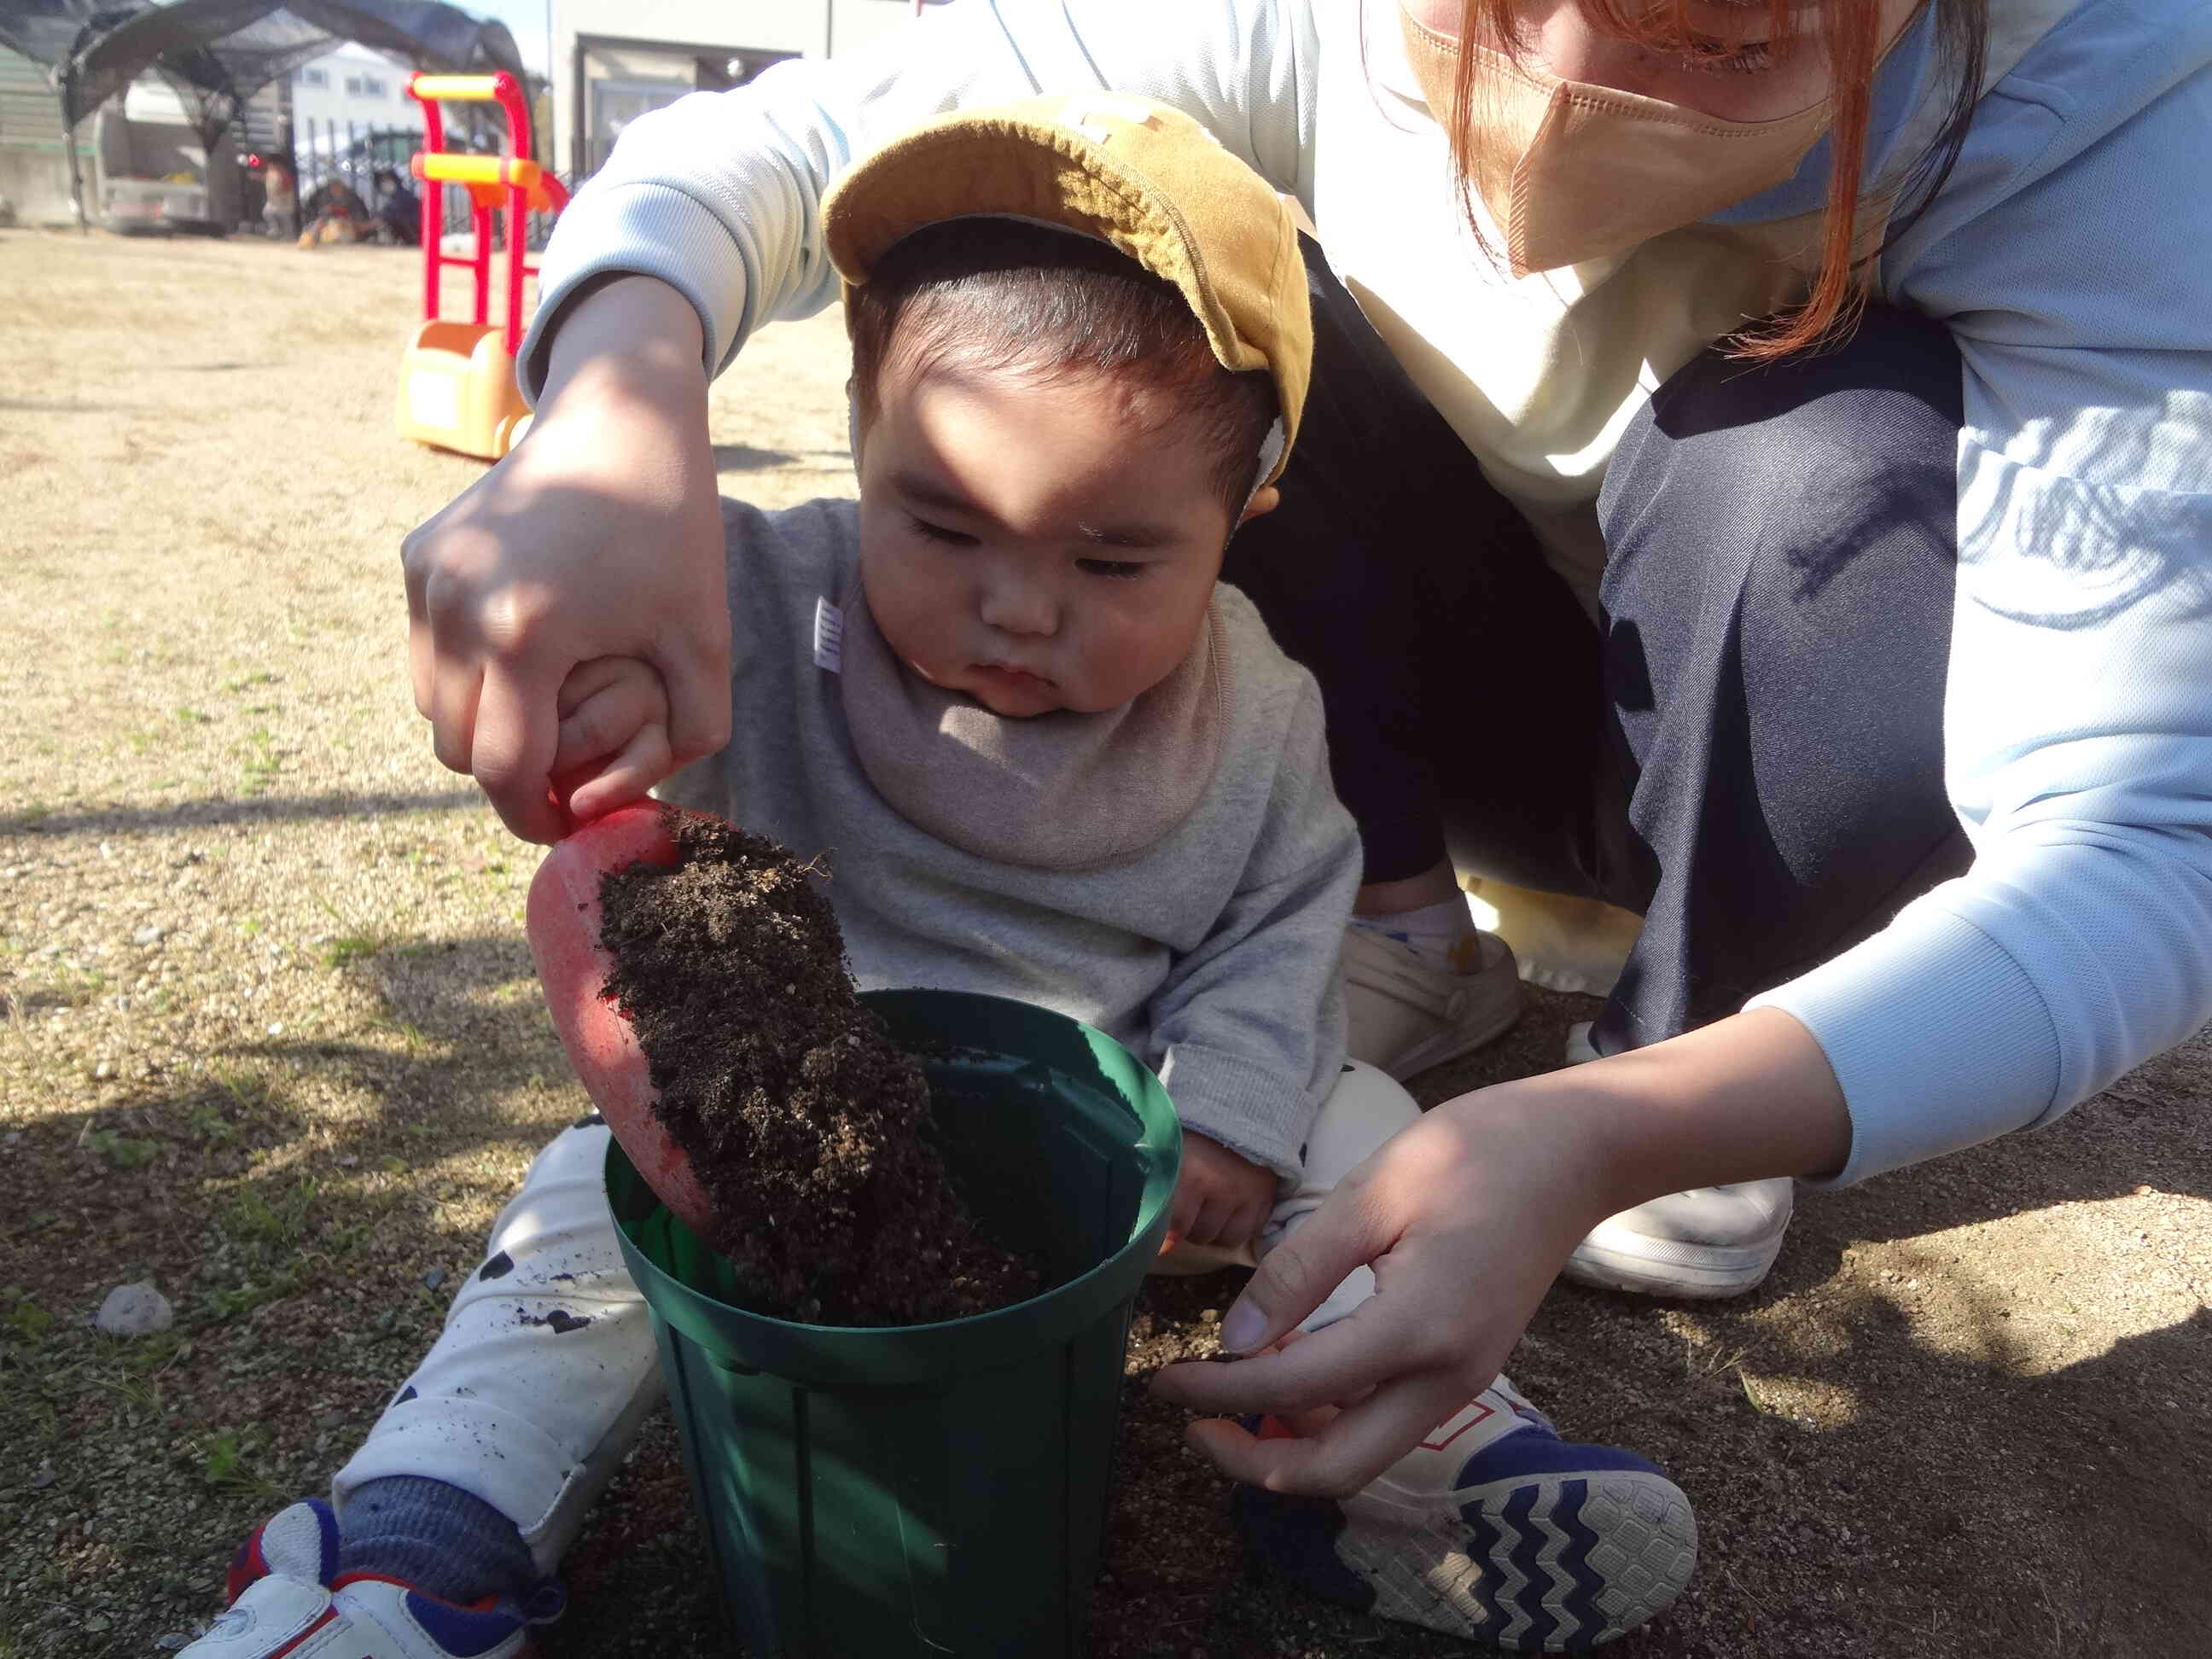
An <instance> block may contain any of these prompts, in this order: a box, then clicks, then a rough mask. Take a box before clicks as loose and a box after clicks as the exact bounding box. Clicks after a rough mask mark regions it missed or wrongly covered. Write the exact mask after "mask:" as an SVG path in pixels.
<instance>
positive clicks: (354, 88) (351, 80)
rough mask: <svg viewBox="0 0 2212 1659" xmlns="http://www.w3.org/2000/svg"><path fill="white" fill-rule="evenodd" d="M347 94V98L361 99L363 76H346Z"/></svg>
mask: <svg viewBox="0 0 2212 1659" xmlns="http://www.w3.org/2000/svg"><path fill="white" fill-rule="evenodd" d="M345 92H346V96H347V97H349V98H358V97H360V96H361V76H358V75H349V76H346V85H345Z"/></svg>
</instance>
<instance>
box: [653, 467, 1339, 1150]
mask: <svg viewBox="0 0 2212 1659" xmlns="http://www.w3.org/2000/svg"><path fill="white" fill-rule="evenodd" d="M722 517H723V523H724V526H725V528H726V532H727V538H728V547H729V569H730V613H731V627H732V639H731V653H730V654H731V706H732V713H733V718H732V730H731V738H730V742H729V745H728V747H726V749H724V750H722V751H721V752H720V754H717V755H713V756H710V757H708V758H707V759H705V760H702V761H700V762H698V763H696V764H694V765H692V766H690V767H687V768H685V769H684V770H683V771H682V772H680V773H679V774H678V775H677V776H676V777H674V778H672V779H671V780H670V781H669V782H668V783H667V784H666V785H665V786H664V787H662V789H661V790H660V791H659V793H660V794H661V796H662V797H663V798H664V799H669V800H672V801H675V802H677V803H678V804H679V805H685V806H691V807H696V808H699V809H701V810H702V811H710V812H716V813H720V815H721V816H723V817H727V818H729V819H731V820H732V821H733V822H735V823H740V824H743V825H744V827H746V828H747V829H753V830H757V831H759V832H760V833H762V834H764V835H769V836H775V838H776V839H777V840H779V841H781V842H783V843H784V844H785V845H786V846H787V847H788V848H791V849H792V851H793V852H794V853H796V854H799V856H800V857H801V858H808V857H812V856H815V855H817V854H826V855H827V862H828V863H829V870H830V874H829V881H828V886H827V891H828V894H829V898H830V901H831V902H832V903H833V904H834V906H835V907H836V912H837V919H838V921H840V923H842V926H843V927H844V930H845V946H846V951H847V954H848V957H849V958H850V961H851V964H852V969H853V975H854V980H855V981H857V982H858V984H859V985H860V987H861V988H862V989H863V990H869V989H875V988H878V987H893V986H921V987H935V988H939V989H945V990H962V991H981V992H987V993H989V994H994V995H998V996H1008V997H1018V998H1021V999H1023V1000H1025V1001H1029V1002H1033V1003H1036V1004H1038V1005H1040V1006H1043V1007H1047V1008H1052V1009H1056V1010H1058V1011H1059V1012H1062V1013H1066V1014H1072V1015H1073V1016H1074V1017H1075V1018H1079V1019H1082V1020H1085V1021H1088V1022H1089V1023H1090V1024H1093V1025H1096V1026H1097V1027H1098V1028H1100V1029H1101V1030H1104V1031H1106V1032H1108V1033H1109V1035H1111V1036H1114V1037H1115V1038H1117V1039H1118V1040H1119V1041H1121V1042H1122V1043H1124V1044H1126V1045H1127V1047H1128V1048H1130V1049H1131V1050H1132V1051H1133V1052H1134V1053H1135V1054H1137V1055H1138V1057H1139V1059H1141V1060H1144V1061H1145V1062H1146V1064H1147V1065H1149V1066H1152V1068H1153V1069H1154V1070H1155V1071H1157V1072H1158V1073H1159V1075H1160V1077H1161V1079H1162V1080H1163V1081H1164V1082H1165V1084H1166V1085H1167V1089H1168V1092H1169V1094H1170V1097H1172V1098H1173V1099H1174V1101H1175V1104H1176V1112H1177V1114H1178V1115H1180V1116H1181V1118H1182V1121H1183V1123H1184V1124H1185V1125H1186V1126H1187V1127H1189V1128H1192V1129H1195V1130H1197V1131H1199V1132H1200V1133H1202V1134H1206V1135H1208V1136H1210V1137H1212V1139H1215V1140H1218V1141H1219V1142H1220V1143H1221V1144H1222V1145H1224V1146H1227V1147H1229V1148H1230V1149H1231V1151H1232V1152H1237V1153H1239V1154H1240V1155H1242V1156H1243V1157H1244V1158H1249V1159H1250V1160H1251V1161H1252V1162H1254V1163H1255V1164H1263V1165H1266V1166H1267V1167H1268V1168H1270V1169H1273V1170H1275V1171H1276V1172H1277V1173H1278V1174H1280V1175H1285V1176H1291V1175H1295V1174H1296V1173H1297V1169H1298V1166H1299V1162H1300V1159H1301V1157H1302V1150H1303V1146H1304V1140H1305V1136H1306V1133H1307V1131H1308V1129H1309V1127H1310V1126H1311V1124H1312V1122H1313V1118H1314V1114H1315V1113H1316V1111H1317V1110H1318V1109H1320V1106H1321V1103H1322V1100H1323V1099H1324V1098H1325V1097H1327V1095H1328V1091H1329V1090H1330V1089H1332V1088H1333V1087H1334V1085H1335V1083H1336V1079H1337V1076H1338V1073H1339V1072H1340V1069H1341V1067H1342V1064H1343V1060H1344V1030H1343V1010H1342V1006H1341V1002H1340V996H1339V994H1338V991H1337V987H1336V961H1337V953H1338V951H1339V949H1340V946H1341V945H1342V942H1343V936H1344V929H1345V926H1346V922H1347V921H1349V919H1350V917H1351V914H1352V894H1353V892H1354V890H1356V888H1357V887H1358V882H1359V872H1360V854H1359V840H1358V832H1357V830H1356V829H1354V828H1353V825H1352V817H1351V815H1350V814H1349V813H1347V812H1346V811H1345V810H1344V808H1343V806H1342V805H1340V803H1339V802H1338V800H1337V799H1336V795H1335V792H1334V789H1333V788H1332V787H1331V786H1330V782H1329V774H1328V754H1327V751H1326V750H1325V748H1324V746H1323V742H1322V704H1321V693H1320V690H1319V689H1318V688H1317V687H1316V685H1315V684H1314V680H1313V677H1312V676H1311V675H1310V674H1308V673H1307V672H1306V671H1305V670H1304V669H1302V668H1300V667H1299V666H1297V665H1296V664H1295V663H1293V662H1291V659H1289V658H1287V657H1285V655H1284V654H1283V653H1282V652H1281V651H1280V650H1279V648H1278V647H1276V645H1275V643H1274V641H1273V640H1272V639H1271V638H1269V636H1268V635H1267V629H1266V627H1265V625H1264V624H1262V623H1261V621H1260V617H1259V613H1258V612H1257V611H1255V609H1254V608H1253V605H1252V604H1251V601H1250V600H1249V599H1246V598H1245V597H1244V596H1243V594H1242V593H1240V592H1237V590H1236V589H1234V588H1231V587H1228V586H1223V587H1222V588H1220V589H1219V590H1218V596H1217V605H1218V610H1219V615H1220V621H1221V629H1220V633H1219V635H1218V639H1219V641H1220V642H1221V647H1222V648H1223V650H1224V654H1225V664H1224V666H1225V669H1226V671H1227V681H1228V684H1229V687H1230V708H1229V716H1228V720H1229V724H1228V729H1227V732H1226V733H1225V741H1224V742H1223V744H1222V745H1221V761H1220V763H1219V765H1218V768H1217V769H1216V770H1215V773H1214V775H1213V779H1212V783H1211V785H1210V786H1209V787H1207V788H1206V791H1205V793H1203V794H1202V795H1201V796H1200V799H1199V801H1198V804H1197V805H1195V806H1194V808H1193V809H1192V811H1190V812H1189V814H1188V816H1187V817H1185V818H1184V819H1183V820H1182V823H1180V824H1179V825H1177V826H1176V828H1174V829H1170V830H1169V831H1168V833H1167V834H1166V835H1165V836H1163V837H1161V839H1159V840H1158V842H1154V843H1153V844H1152V846H1150V847H1148V848H1145V849H1144V850H1142V851H1141V852H1139V853H1137V854H1133V855H1132V856H1131V857H1129V858H1128V859H1127V860H1124V861H1122V862H1121V863H1118V864H1114V865H1110V866H1106V867H1104V868H1093V869H1087V870H1081V871H1060V870H1042V869H1034V868H1028V867H1024V866H1015V865H1009V864H1005V863H1000V862H997V861H995V860H987V859H983V858H980V857H977V856H976V855H975V854H970V853H967V852H963V851H962V850H961V849H959V848H956V847H952V846H950V845H948V844H946V843H945V842H943V841H940V840H939V839H937V838H936V837H935V836H931V835H929V834H927V833H926V832H925V831H923V830H921V829H917V828H915V826H914V825H913V824H911V823H908V822H907V821H906V819H904V818H903V817H900V816H899V814H898V813H897V812H896V811H895V810H894V809H893V808H892V807H891V805H890V803H889V802H887V801H886V800H885V799H884V798H883V797H882V796H881V795H879V794H878V793H877V792H876V790H875V789H874V787H872V785H871V784H870V782H869V781H868V779H867V777H866V775H865V774H864V773H863V772H862V770H861V769H860V763H859V762H858V761H857V759H856V758H855V757H854V751H853V745H852V741H851V739H850V738H849V737H848V733H847V728H846V723H845V710H844V706H843V702H842V698H841V696H840V695H839V678H838V676H837V675H836V673H835V672H833V671H830V670H829V669H827V668H824V667H821V666H818V665H817V662H816V656H815V650H814V644H815V611H816V605H817V601H818V600H823V599H827V600H829V601H830V602H832V603H835V602H836V600H837V599H838V597H839V595H840V594H841V593H842V592H845V591H846V589H847V587H848V584H849V580H850V575H851V573H852V571H853V570H854V568H855V566H856V565H857V563H858V561H859V556H860V547H859V510H858V506H857V504H856V503H854V502H852V501H811V502H809V503H807V504H806V505H805V506H803V507H793V508H790V509H788V510H787V511H785V512H781V513H762V512H759V511H757V509H755V508H752V507H746V506H744V505H741V504H740V503H738V502H734V501H725V502H724V503H723V510H722Z"/></svg>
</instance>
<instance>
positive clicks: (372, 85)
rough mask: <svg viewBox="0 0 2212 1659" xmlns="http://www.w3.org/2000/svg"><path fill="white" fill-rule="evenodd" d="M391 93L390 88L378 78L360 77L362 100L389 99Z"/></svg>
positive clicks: (370, 76) (371, 76) (381, 78)
mask: <svg viewBox="0 0 2212 1659" xmlns="http://www.w3.org/2000/svg"><path fill="white" fill-rule="evenodd" d="M391 92H392V88H390V87H388V86H386V84H385V82H384V80H383V77H381V76H374V75H364V76H362V77H361V95H362V97H364V98H385V97H389V96H390V95H391Z"/></svg>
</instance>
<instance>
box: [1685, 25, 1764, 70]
mask: <svg viewBox="0 0 2212 1659" xmlns="http://www.w3.org/2000/svg"><path fill="white" fill-rule="evenodd" d="M1686 44H1687V45H1688V46H1689V53H1688V55H1687V56H1686V57H1685V58H1683V59H1682V67H1683V68H1684V69H1686V70H1696V71H1698V72H1699V73H1701V74H1711V75H1755V74H1757V73H1758V72H1759V71H1760V70H1771V69H1772V68H1773V67H1774V64H1775V60H1776V59H1777V58H1778V57H1779V56H1780V53H1778V52H1777V51H1776V50H1775V47H1774V43H1773V42H1772V41H1771V40H1747V41H1746V42H1744V44H1743V45H1741V46H1729V43H1728V42H1727V41H1725V40H1714V39H1712V38H1711V37H1710V36H1707V35H1701V34H1693V35H1692V36H1691V37H1690V39H1689V40H1688V42H1687V43H1686Z"/></svg>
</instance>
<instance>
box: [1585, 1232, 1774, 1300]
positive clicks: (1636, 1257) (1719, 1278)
mask: <svg viewBox="0 0 2212 1659" xmlns="http://www.w3.org/2000/svg"><path fill="white" fill-rule="evenodd" d="M1601 1232H1602V1229H1601V1230H1600V1232H1594V1233H1592V1234H1591V1235H1590V1236H1589V1237H1588V1238H1586V1239H1584V1240H1583V1242H1582V1243H1579V1244H1577V1245H1576V1246H1575V1250H1574V1254H1573V1255H1570V1256H1569V1257H1568V1258H1567V1261H1566V1265H1565V1267H1562V1268H1561V1269H1560V1270H1559V1277H1560V1278H1562V1279H1569V1280H1571V1281H1572V1282H1573V1283H1575V1284H1577V1285H1589V1286H1591V1287H1592V1288H1594V1289H1596V1290H1601V1291H1627V1292H1628V1293H1629V1294H1631V1295H1632V1296H1663V1297H1679V1298H1680V1299H1682V1300H1685V1301H1691V1302H1712V1301H1718V1300H1721V1299H1723V1297H1731V1296H1741V1295H1743V1294H1744V1292H1746V1291H1750V1290H1754V1289H1756V1288H1757V1287H1758V1286H1759V1285H1760V1284H1762V1283H1763V1282H1764V1281H1765V1278H1766V1275H1767V1273H1769V1272H1770V1271H1771V1270H1772V1268H1773V1267H1774V1261H1775V1258H1776V1257H1777V1256H1778V1255H1781V1254H1782V1240H1783V1237H1784V1234H1783V1233H1777V1234H1775V1236H1774V1237H1772V1238H1770V1239H1765V1240H1763V1241H1762V1242H1760V1243H1757V1244H1745V1245H1726V1244H1683V1243H1677V1242H1675V1241H1674V1240H1672V1239H1661V1238H1643V1237H1638V1236H1637V1235H1634V1234H1630V1235H1628V1236H1626V1237H1624V1238H1622V1239H1620V1240H1618V1241H1608V1240H1607V1239H1605V1238H1603V1237H1601Z"/></svg>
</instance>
